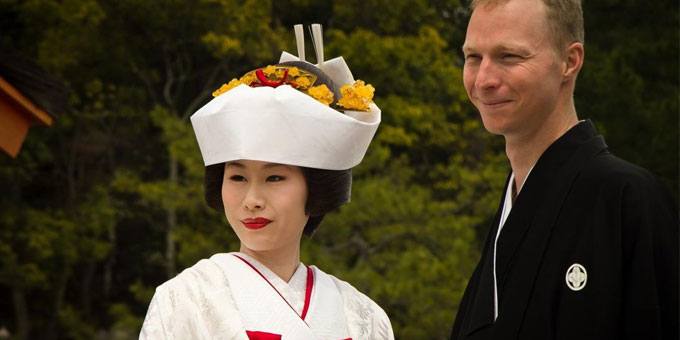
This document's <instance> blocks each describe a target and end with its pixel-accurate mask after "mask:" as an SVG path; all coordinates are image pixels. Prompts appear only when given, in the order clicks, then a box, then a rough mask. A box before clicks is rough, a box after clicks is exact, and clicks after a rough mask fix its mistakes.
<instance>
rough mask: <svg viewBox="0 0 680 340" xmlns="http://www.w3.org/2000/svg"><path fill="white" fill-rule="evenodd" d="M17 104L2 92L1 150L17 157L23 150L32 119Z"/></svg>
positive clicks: (0, 118)
mask: <svg viewBox="0 0 680 340" xmlns="http://www.w3.org/2000/svg"><path fill="white" fill-rule="evenodd" d="M22 111H23V109H22V108H20V107H18V105H17V104H16V102H15V101H14V100H12V99H10V98H9V97H8V96H7V95H6V94H4V93H1V92H0V149H2V150H3V151H5V152H6V153H7V154H8V155H10V156H12V157H16V156H17V154H19V150H20V149H21V144H23V142H24V139H25V138H26V134H27V133H28V127H29V126H30V125H31V119H30V118H29V116H27V115H26V114H25V113H23V112H22Z"/></svg>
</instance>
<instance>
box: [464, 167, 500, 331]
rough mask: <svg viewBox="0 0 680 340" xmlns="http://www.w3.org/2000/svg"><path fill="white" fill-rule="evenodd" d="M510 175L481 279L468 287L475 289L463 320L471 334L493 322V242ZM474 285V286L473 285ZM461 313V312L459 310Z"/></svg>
mask: <svg viewBox="0 0 680 340" xmlns="http://www.w3.org/2000/svg"><path fill="white" fill-rule="evenodd" d="M509 180H510V175H509V174H508V177H507V178H506V179H505V188H504V189H503V192H502V194H501V199H500V204H499V206H498V209H497V210H496V217H495V218H494V219H493V222H492V224H491V227H490V228H489V233H488V234H487V236H486V241H485V245H484V250H483V251H482V258H481V259H480V260H479V272H480V274H479V280H478V281H477V282H470V283H469V284H468V285H469V287H468V289H473V291H472V292H471V293H472V296H471V298H470V302H469V304H468V305H469V306H470V307H469V310H468V311H467V313H466V318H465V320H463V327H462V329H463V333H465V334H470V333H472V332H474V331H476V330H478V329H480V328H482V327H485V326H487V325H491V324H493V321H494V320H493V316H494V315H493V314H494V312H493V308H494V307H493V305H494V303H493V244H494V240H495V238H496V232H497V231H498V222H499V221H500V218H501V212H502V211H503V199H504V198H505V192H506V191H507V190H508V182H509ZM473 285H474V286H473ZM459 313H460V312H459Z"/></svg>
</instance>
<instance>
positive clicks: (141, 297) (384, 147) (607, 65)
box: [0, 0, 679, 339]
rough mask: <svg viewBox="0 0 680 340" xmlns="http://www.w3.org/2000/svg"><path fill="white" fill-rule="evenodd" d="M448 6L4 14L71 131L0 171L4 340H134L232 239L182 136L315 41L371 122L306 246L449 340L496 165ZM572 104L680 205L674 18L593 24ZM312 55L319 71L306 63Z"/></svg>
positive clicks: (643, 5)
mask: <svg viewBox="0 0 680 340" xmlns="http://www.w3.org/2000/svg"><path fill="white" fill-rule="evenodd" d="M465 5H466V4H465V3H461V2H460V1H458V0H433V1H424V0H390V1H387V0H346V1H314V0H280V1H263V0H258V1H254V0H198V1H179V0H166V1H152V0H120V1H103V0H100V1H96V0H62V1H47V0H26V1H18V0H0V18H1V20H0V32H1V33H0V48H1V49H2V50H4V51H8V52H13V53H19V54H22V55H24V56H26V57H28V58H31V59H33V60H35V61H37V62H38V63H39V64H40V65H41V66H42V67H44V68H45V69H46V70H48V71H49V72H50V73H52V74H54V75H56V76H58V77H59V78H60V79H61V80H62V81H63V82H64V83H65V84H66V85H67V86H68V88H69V89H70V97H69V104H70V108H71V109H70V110H69V111H68V112H64V113H62V114H60V115H59V116H58V117H57V121H56V124H55V125H54V126H53V127H51V128H34V129H31V131H30V134H29V136H28V139H27V141H26V143H25V144H24V147H23V150H22V151H21V153H20V155H19V156H18V158H16V159H11V158H9V157H7V156H2V155H0V185H1V187H2V188H3V194H2V195H0V328H2V327H4V328H6V329H7V330H8V331H9V332H10V333H11V335H12V338H14V339H27V338H45V339H57V338H63V339H93V338H96V339H131V338H136V336H137V333H138V331H139V328H140V326H141V322H142V320H143V317H144V314H145V312H146V307H147V305H148V302H149V300H150V298H151V296H152V294H153V289H154V287H155V286H157V285H159V284H160V283H162V282H163V281H165V280H167V279H168V278H170V277H172V276H173V275H175V274H176V273H177V272H178V271H181V270H182V269H183V268H186V267H188V266H191V265H192V264H194V263H195V262H196V261H197V260H198V259H201V258H204V257H208V256H210V255H211V254H213V253H216V252H224V251H231V250H235V249H237V247H238V240H237V239H236V238H235V236H234V235H233V233H232V232H231V230H230V228H229V226H228V225H227V223H226V221H225V218H224V217H223V216H222V215H221V214H219V213H216V212H213V211H210V210H209V209H208V208H207V206H206V205H205V203H204V201H203V198H202V195H203V191H202V190H203V189H202V176H203V166H202V162H201V159H200V154H199V151H198V148H197V144H196V142H195V139H194V136H193V132H192V130H191V127H190V124H189V122H188V117H189V116H190V115H191V113H193V112H194V111H195V110H196V109H197V108H199V107H200V106H201V105H202V104H204V103H206V102H207V101H208V100H209V99H210V95H209V94H210V92H211V91H212V90H213V89H215V88H217V87H219V85H220V84H221V83H222V82H224V81H227V80H229V79H231V78H232V77H234V76H237V75H240V74H242V73H244V72H246V71H248V70H251V69H253V68H255V67H258V66H261V65H264V64H269V63H273V62H275V61H276V60H277V57H278V55H279V53H280V52H281V51H282V50H288V51H291V52H294V51H295V45H294V37H293V34H292V25H293V24H297V23H304V24H311V23H315V22H318V23H322V24H323V25H324V30H325V42H326V53H325V54H326V56H328V57H334V56H339V55H342V56H344V57H345V59H346V60H347V61H348V63H349V64H350V66H351V67H352V70H353V72H354V74H355V75H359V76H360V78H362V79H364V80H366V81H368V82H370V83H372V84H373V85H374V86H375V88H376V89H377V97H376V99H375V100H376V102H377V103H378V105H379V106H380V107H381V108H382V111H383V123H382V124H381V127H380V128H379V130H378V133H377V136H376V138H375V140H374V142H373V144H372V145H371V148H370V150H369V152H368V154H367V156H366V158H365V160H364V162H363V163H362V164H361V165H360V166H358V167H357V168H356V169H355V171H354V175H355V183H354V187H353V195H352V203H351V204H349V205H346V206H345V207H343V208H342V209H340V211H339V212H337V213H333V214H331V215H329V216H328V217H327V219H326V220H325V221H324V223H323V225H322V227H321V228H320V230H319V231H318V232H317V233H316V234H315V235H314V237H313V238H312V239H311V240H307V241H305V242H304V243H303V254H302V257H303V261H305V262H306V263H314V264H317V265H318V266H320V267H321V268H324V269H325V270H326V271H327V272H330V273H333V274H335V275H337V276H339V277H341V278H343V279H345V280H348V281H349V282H351V283H353V284H354V285H355V286H356V287H357V288H359V289H360V290H362V291H364V292H365V293H367V294H368V295H369V296H371V297H372V298H374V299H375V300H376V301H377V302H378V303H379V304H380V305H381V306H383V307H384V308H385V310H386V311H387V313H388V314H389V316H390V317H391V320H392V323H393V326H394V329H395V333H396V336H397V338H400V339H443V338H446V337H447V336H448V333H449V330H450V326H451V323H452V320H453V317H454V315H455V312H456V310H457V306H458V301H459V300H460V297H461V295H462V292H463V290H464V288H465V284H466V282H467V279H468V277H469V275H470V274H471V272H472V270H473V268H474V265H475V264H476V261H477V260H478V258H479V253H480V244H481V243H482V241H483V239H484V237H485V234H486V231H487V230H488V224H489V219H490V218H491V216H492V215H493V212H494V211H495V209H496V205H497V201H498V199H499V197H500V191H501V190H502V185H503V180H504V178H505V176H506V175H507V172H508V164H507V161H506V159H505V156H504V153H503V140H502V138H500V137H497V136H492V135H490V134H488V133H486V132H485V131H484V129H483V127H482V125H481V122H480V120H479V118H478V116H477V113H476V112H475V111H474V109H473V108H472V107H471V105H470V104H469V103H468V101H467V100H466V96H465V91H464V89H463V87H462V79H461V71H462V69H461V65H462V61H461V53H460V46H461V44H462V41H463V39H464V34H465V27H466V20H467V17H468V12H467V10H466V9H465ZM584 11H585V16H586V31H587V35H586V40H587V42H586V63H585V66H584V69H583V72H582V73H581V76H580V79H579V83H578V87H577V90H576V103H577V111H578V112H579V114H580V117H581V118H590V119H593V120H594V122H595V123H596V125H597V126H598V127H599V128H600V130H601V132H602V133H603V134H604V135H605V136H606V138H607V141H608V143H609V146H610V148H611V149H612V150H613V151H614V152H615V153H616V154H618V155H620V156H622V157H624V158H626V159H628V160H630V161H633V162H634V163H637V164H640V165H642V166H644V167H647V168H649V169H651V170H652V171H653V172H655V173H656V174H657V175H659V176H660V177H661V179H662V180H663V181H664V182H665V183H666V184H667V185H668V187H669V188H670V189H671V191H672V193H673V194H674V196H675V198H676V199H677V197H678V99H679V97H678V74H679V73H678V60H679V55H678V41H679V37H678V31H679V30H678V4H677V3H676V2H671V1H649V2H647V1H632V0H592V1H586V2H585V3H584ZM307 55H310V56H311V55H313V51H312V50H311V47H309V48H308V50H307Z"/></svg>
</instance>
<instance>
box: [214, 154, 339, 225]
mask: <svg viewBox="0 0 680 340" xmlns="http://www.w3.org/2000/svg"><path fill="white" fill-rule="evenodd" d="M300 169H302V175H303V176H304V177H305V181H306V182H307V203H306V204H305V212H306V213H308V214H309V220H308V221H307V224H305V229H304V234H305V235H307V236H311V235H312V234H313V233H314V231H315V230H316V228H317V227H318V226H319V224H320V223H321V221H322V220H323V217H324V216H325V215H326V214H327V213H329V212H331V211H333V210H335V209H337V208H339V207H340V206H341V205H343V204H344V203H345V202H347V201H349V197H350V192H351V188H352V170H351V169H347V170H322V169H314V168H305V167H300ZM223 179H224V163H219V164H214V165H208V166H207V167H205V201H206V202H207V203H208V206H210V207H211V208H213V209H215V210H217V211H219V212H224V204H223V202H222V181H223Z"/></svg>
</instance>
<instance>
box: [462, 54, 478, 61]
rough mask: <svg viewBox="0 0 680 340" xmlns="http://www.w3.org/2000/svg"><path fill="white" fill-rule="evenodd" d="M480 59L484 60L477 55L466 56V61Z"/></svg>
mask: <svg viewBox="0 0 680 340" xmlns="http://www.w3.org/2000/svg"><path fill="white" fill-rule="evenodd" d="M480 59H482V58H481V57H480V56H479V55H477V54H468V55H466V56H465V61H478V60H480Z"/></svg>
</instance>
